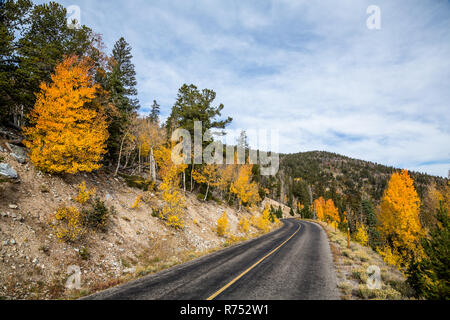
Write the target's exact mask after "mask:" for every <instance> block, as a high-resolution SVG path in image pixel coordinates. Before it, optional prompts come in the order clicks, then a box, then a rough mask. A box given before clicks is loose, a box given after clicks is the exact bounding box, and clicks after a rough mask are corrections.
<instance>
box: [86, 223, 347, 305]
mask: <svg viewBox="0 0 450 320" xmlns="http://www.w3.org/2000/svg"><path fill="white" fill-rule="evenodd" d="M283 224H284V225H283V226H282V227H281V228H280V229H278V230H276V231H274V232H272V233H269V234H266V235H263V236H262V237H260V238H257V239H253V240H249V241H247V242H244V243H241V244H238V245H235V246H232V247H229V248H226V249H224V250H221V251H218V252H215V253H213V254H210V255H207V256H204V257H201V258H199V259H196V260H193V261H190V262H188V263H185V264H182V265H178V266H175V267H173V268H170V269H167V270H165V271H162V272H160V273H157V274H154V275H149V276H146V277H143V278H140V279H138V280H134V281H132V282H129V283H126V284H124V285H121V286H117V287H114V288H111V289H108V290H105V291H102V292H99V293H97V294H94V295H91V296H88V297H85V298H84V299H118V300H128V299H132V300H140V299H157V300H166V299H170V300H178V299H183V300H204V299H224V300H227V299H236V300H253V299H261V300H265V299H274V300H308V299H338V298H339V294H338V290H337V287H336V276H335V271H334V266H333V260H332V256H331V252H330V248H329V245H328V239H327V236H326V234H325V232H324V231H323V230H322V228H321V227H320V226H318V225H317V224H315V223H311V222H306V221H298V220H295V219H286V220H283Z"/></svg>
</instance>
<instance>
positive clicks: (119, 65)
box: [105, 37, 139, 158]
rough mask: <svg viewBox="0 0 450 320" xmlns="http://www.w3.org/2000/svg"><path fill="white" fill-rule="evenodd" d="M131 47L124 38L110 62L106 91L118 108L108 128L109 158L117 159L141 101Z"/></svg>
mask: <svg viewBox="0 0 450 320" xmlns="http://www.w3.org/2000/svg"><path fill="white" fill-rule="evenodd" d="M132 58H133V56H132V54H131V46H130V45H129V44H128V43H127V42H126V41H125V39H124V38H123V37H122V38H120V39H119V40H118V41H117V42H116V43H115V44H114V48H113V52H112V58H111V59H110V61H109V69H110V72H108V74H107V80H106V84H105V89H106V90H107V91H108V92H109V95H110V102H111V103H112V104H113V105H114V106H115V107H116V109H117V114H114V115H112V116H111V122H110V125H109V127H108V131H109V134H110V138H109V139H108V151H109V157H110V158H115V157H116V156H117V154H118V153H119V147H120V143H121V140H122V139H123V136H124V135H125V128H126V127H127V126H128V125H129V122H130V119H131V118H132V117H133V116H134V114H135V113H136V111H137V110H138V109H139V101H138V99H137V98H136V96H137V89H136V84H137V82H136V72H135V70H134V65H133V63H132V62H131V59H132Z"/></svg>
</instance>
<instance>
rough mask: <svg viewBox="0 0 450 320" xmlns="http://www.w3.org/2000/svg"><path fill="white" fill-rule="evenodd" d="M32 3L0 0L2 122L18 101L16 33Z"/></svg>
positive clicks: (19, 30)
mask: <svg viewBox="0 0 450 320" xmlns="http://www.w3.org/2000/svg"><path fill="white" fill-rule="evenodd" d="M32 5H33V4H32V2H31V1H30V0H19V1H12V0H8V1H0V122H3V121H6V120H7V115H8V114H9V112H10V110H11V109H12V108H13V106H14V105H15V102H16V101H17V94H18V92H17V90H15V81H14V79H15V78H16V77H17V76H16V71H17V63H18V62H19V61H18V56H17V41H18V40H17V39H16V34H19V35H20V34H21V33H22V32H23V28H24V24H25V20H26V16H27V14H28V12H29V10H30V9H31V7H32Z"/></svg>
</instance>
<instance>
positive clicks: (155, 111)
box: [148, 100, 160, 123]
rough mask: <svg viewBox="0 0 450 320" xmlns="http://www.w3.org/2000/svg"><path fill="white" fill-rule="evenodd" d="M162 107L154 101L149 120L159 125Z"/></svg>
mask: <svg viewBox="0 0 450 320" xmlns="http://www.w3.org/2000/svg"><path fill="white" fill-rule="evenodd" d="M159 114H160V105H159V104H158V103H157V102H156V100H153V105H152V111H151V112H150V114H149V116H148V118H149V120H150V121H151V122H154V123H159Z"/></svg>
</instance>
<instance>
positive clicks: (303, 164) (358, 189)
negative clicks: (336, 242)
mask: <svg viewBox="0 0 450 320" xmlns="http://www.w3.org/2000/svg"><path fill="white" fill-rule="evenodd" d="M399 170H400V169H399V168H394V167H389V166H385V165H382V164H378V163H373V162H368V161H363V160H358V159H352V158H349V157H346V156H342V155H339V154H336V153H330V152H325V151H311V152H301V153H294V154H281V155H280V170H279V172H278V174H277V175H276V176H275V177H272V176H271V177H263V178H262V181H263V186H264V187H266V188H267V189H269V190H270V192H271V194H270V196H271V197H272V198H274V199H277V200H279V201H280V202H283V203H285V204H287V205H289V206H290V207H292V208H293V209H294V210H295V209H296V208H295V205H296V203H297V202H299V203H300V204H301V205H305V206H308V205H311V204H312V202H313V200H314V199H317V198H319V197H324V198H325V199H332V200H333V201H334V203H335V204H336V206H337V207H338V208H339V210H340V211H341V212H343V211H347V212H350V216H351V214H352V213H355V214H356V215H357V214H358V213H360V212H361V203H362V201H363V200H370V201H372V202H373V204H374V205H376V204H378V203H379V202H380V200H381V197H382V196H383V192H384V190H385V189H386V187H387V184H388V181H389V179H390V177H391V175H392V173H394V172H396V171H399ZM408 173H409V175H410V176H411V178H412V179H413V180H414V187H415V188H416V190H417V192H418V194H419V196H420V198H421V199H424V198H425V197H426V195H427V193H428V189H429V188H430V187H431V186H435V187H437V188H438V189H439V188H442V187H444V186H445V185H446V184H447V181H448V179H444V178H441V177H436V176H430V175H428V174H424V173H418V172H413V171H411V172H408ZM352 222H354V223H353V224H352ZM355 226H356V220H354V221H350V228H352V230H353V228H354V227H355Z"/></svg>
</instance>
